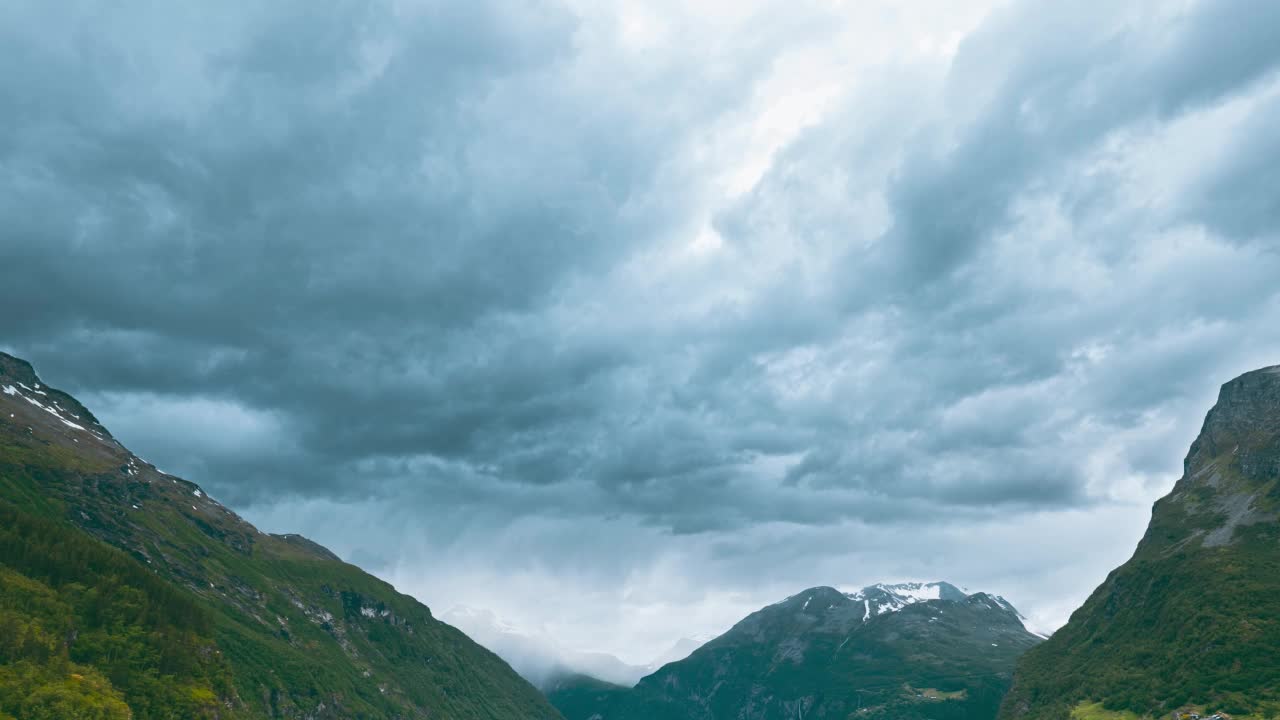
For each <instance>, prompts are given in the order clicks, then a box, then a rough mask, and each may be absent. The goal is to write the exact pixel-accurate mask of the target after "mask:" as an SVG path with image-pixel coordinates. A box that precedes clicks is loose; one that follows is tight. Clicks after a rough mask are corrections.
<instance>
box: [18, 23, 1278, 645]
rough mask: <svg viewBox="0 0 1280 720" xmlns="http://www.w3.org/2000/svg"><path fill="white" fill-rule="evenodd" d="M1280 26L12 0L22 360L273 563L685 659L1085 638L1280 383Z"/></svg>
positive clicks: (573, 639) (573, 641)
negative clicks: (1090, 617) (1025, 629)
mask: <svg viewBox="0 0 1280 720" xmlns="http://www.w3.org/2000/svg"><path fill="white" fill-rule="evenodd" d="M1278 35H1280V3H1276V2H1266V1H1264V0H1200V1H1199V2H1191V1H1184V0H1165V1H1163V2H1117V1H1116V0H1106V1H1099V2H1072V3H1062V2H1054V1H1052V0H1044V1H1043V2H1018V1H1014V2H995V1H988V0H965V1H964V2H955V1H953V0H921V1H917V2H903V0H866V1H862V2H838V1H836V0H776V1H774V0H706V1H702V2H693V3H691V2H688V1H687V0H649V1H647V2H638V1H637V2H633V1H631V0H625V1H618V2H602V1H600V0H564V1H563V2H562V1H559V0H467V1H466V2H460V1H455V2H440V1H434V0H425V1H422V2H418V1H413V0H388V1H387V2H316V1H315V0H294V1H283V0H280V1H276V2H268V3H264V2H216V3H215V2H192V3H157V2H142V1H130V0H126V1H113V2H91V1H82V2H69V3H50V2H43V1H38V0H0V346H3V347H5V348H6V349H8V350H10V351H11V352H14V353H16V354H18V355H21V356H23V357H26V358H28V359H30V360H31V361H33V362H34V363H36V365H37V370H38V371H39V372H41V374H42V375H43V376H44V378H45V380H46V381H47V382H49V383H50V384H53V385H55V386H58V387H62V388H65V389H67V390H69V391H71V392H73V393H75V394H76V395H77V396H79V397H80V398H81V399H82V400H83V401H84V402H85V403H86V404H87V405H89V406H90V407H91V408H93V409H94V410H95V412H97V413H98V415H99V416H100V417H101V418H102V420H103V421H104V422H105V423H106V425H107V426H108V427H109V428H110V429H111V430H112V431H113V432H114V433H115V434H116V435H117V436H118V437H119V438H120V439H121V440H122V441H124V442H125V443H126V444H127V445H128V446H130V447H131V448H132V449H134V450H135V451H136V452H138V453H139V454H140V455H142V456H143V457H144V458H147V459H148V460H151V461H153V462H155V463H156V464H158V465H159V466H160V467H162V468H164V469H165V470H168V471H170V472H174V473H176V474H179V475H182V476H184V477H187V478H189V479H191V480H193V481H196V482H198V483H200V484H201V485H203V486H204V487H206V488H207V489H208V491H209V492H210V493H211V494H212V495H213V496H214V497H216V498H218V499H220V500H222V501H224V502H225V503H227V504H229V505H230V506H231V507H233V508H235V509H236V510H238V511H240V512H241V513H243V514H244V515H245V516H246V517H247V518H249V519H250V520H252V521H254V522H256V523H258V524H260V525H261V526H262V527H263V528H264V529H266V530H270V531H275V532H286V531H295V532H301V533H304V534H306V535H308V536H310V537H312V538H314V539H316V540H318V541H320V542H322V543H324V544H326V545H328V546H329V547H331V548H332V549H334V550H335V551H336V552H338V553H340V554H341V555H342V556H343V557H345V558H347V559H348V560H350V561H353V562H356V563H359V564H361V565H363V566H365V567H366V568H368V569H370V570H372V571H374V572H377V573H378V574H380V575H382V576H383V577H386V578H388V579H390V580H392V581H393V582H395V583H396V584H397V586H398V587H400V589H402V590H404V591H406V592H410V593H412V594H414V595H415V596H417V597H418V598H419V599H421V600H423V601H424V602H426V603H427V604H428V605H430V606H431V607H433V608H435V609H436V610H438V611H443V610H446V609H448V608H449V607H450V606H453V605H455V604H462V605H468V606H473V607H477V608H485V609H489V610H492V611H494V612H495V613H497V614H498V615H499V616H501V617H502V618H504V619H505V620H507V621H508V622H510V623H511V624H513V625H516V626H520V627H526V628H543V629H546V630H548V631H550V632H552V633H553V634H554V635H555V636H556V637H559V638H562V640H563V642H564V644H566V645H567V646H570V647H577V648H584V649H595V650H605V651H610V652H614V653H616V654H618V655H620V656H621V657H623V658H624V659H627V660H631V661H645V660H648V659H649V658H651V657H652V656H654V655H656V654H658V653H659V652H660V651H662V650H663V649H665V648H666V647H667V646H668V645H670V644H671V643H672V642H673V641H674V640H675V639H677V638H679V637H680V636H682V635H694V634H706V633H715V632H719V631H721V630H723V629H725V628H726V627H728V626H729V625H730V624H732V623H733V622H734V621H736V620H737V619H739V618H740V617H741V616H742V615H744V614H745V613H747V612H749V611H751V610H754V609H756V608H757V607H759V606H761V605H764V604H767V603H770V602H773V601H775V600H778V599H780V598H782V597H784V596H786V595H789V594H792V593H794V592H796V591H798V590H800V589H803V588H806V587H809V586H813V585H836V586H845V587H852V586H860V585H865V584H869V583H873V582H877V581H890V580H903V579H926V580H932V579H946V580H950V581H952V582H955V583H957V584H960V585H964V586H968V587H970V588H972V589H974V590H977V589H983V590H990V591H993V592H998V593H1001V594H1004V595H1005V596H1007V597H1008V598H1009V599H1010V600H1012V601H1013V602H1014V603H1015V604H1016V605H1018V606H1019V607H1020V608H1021V609H1022V610H1023V611H1024V612H1025V613H1026V614H1027V615H1029V616H1030V617H1031V618H1032V619H1033V621H1034V623H1035V625H1036V627H1039V628H1041V629H1052V628H1054V627H1056V626H1057V625H1059V624H1061V623H1062V622H1064V621H1065V620H1066V617H1067V616H1068V615H1069V614H1070V612H1071V610H1072V609H1074V608H1075V607H1076V606H1077V605H1078V604H1079V603H1080V602H1081V601H1082V600H1083V599H1084V597H1085V596H1086V595H1087V594H1088V593H1089V592H1090V591H1091V590H1092V589H1093V588H1094V587H1095V586H1096V585H1097V584H1098V583H1099V582H1101V580H1102V579H1103V578H1104V577H1105V575H1106V573H1107V572H1108V571H1109V570H1110V569H1111V568H1112V567H1114V566H1115V565H1116V564H1118V563H1120V562H1122V561H1123V560H1125V559H1126V558H1127V557H1128V555H1129V554H1130V552H1131V550H1132V547H1133V545H1134V543H1135V542H1136V541H1137V539H1138V538H1139V537H1140V536H1141V534H1142V532H1143V530H1144V529H1145V525H1146V522H1147V519H1148V515H1149V508H1150V503H1151V502H1152V501H1153V500H1154V499H1155V498H1156V497H1158V496H1160V495H1161V494H1163V493H1164V492H1166V491H1167V490H1168V488H1169V487H1170V486H1171V485H1172V483H1173V481H1174V480H1175V479H1176V478H1177V476H1178V474H1179V472H1180V469H1181V462H1182V458H1183V456H1184V455H1185V453H1186V449H1187V446H1188V445H1189V444H1190V442H1191V440H1192V439H1193V438H1194V436H1195V433H1196V432H1197V430H1198V428H1199V425H1200V423H1201V421H1202V419H1203V417H1204V413H1205V412H1206V411H1207V410H1208V408H1209V407H1210V405H1211V404H1212V402H1213V399H1214V397H1215V395H1216V392H1217V388H1218V386H1219V385H1220V384H1221V383H1223V382H1225V381H1226V380H1228V379H1230V378H1232V377H1233V376H1235V375H1237V374H1239V373H1241V372H1244V371H1246V370H1249V369H1252V368H1255V367H1260V366H1264V365H1270V364H1275V363H1277V362H1280V251H1278V248H1280V132H1277V130H1276V129H1277V127H1280V73H1278V72H1277V70H1278V68H1280V42H1277V41H1276V37H1277V36H1278Z"/></svg>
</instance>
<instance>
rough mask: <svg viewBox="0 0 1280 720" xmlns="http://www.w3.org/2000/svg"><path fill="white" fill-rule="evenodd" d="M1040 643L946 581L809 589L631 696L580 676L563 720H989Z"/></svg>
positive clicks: (1004, 612)
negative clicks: (1019, 664)
mask: <svg viewBox="0 0 1280 720" xmlns="http://www.w3.org/2000/svg"><path fill="white" fill-rule="evenodd" d="M1040 640H1041V638H1040V637H1038V636H1036V635H1034V634H1033V633H1031V632H1029V631H1028V630H1027V629H1026V628H1025V627H1024V626H1023V624H1022V618H1021V616H1020V615H1019V614H1018V611H1017V610H1016V609H1014V607H1013V606H1012V605H1011V604H1010V603H1009V602H1008V601H1006V600H1004V599H1003V598H1001V597H999V596H995V595H988V594H986V593H974V594H968V593H965V592H964V591H962V590H960V589H959V588H957V587H956V586H954V585H951V584H949V583H945V582H934V583H907V584H901V585H873V586H871V587H867V588H864V589H862V590H860V591H858V592H854V593H844V592H841V591H839V590H836V589H834V588H830V587H815V588H810V589H808V590H805V591H804V592H801V593H797V594H795V595H793V596H791V597H789V598H787V599H785V600H783V601H781V602H779V603H776V604H774V605H770V606H768V607H765V608H763V609H761V610H759V611H757V612H755V613H752V614H751V615H749V616H747V617H746V618H745V619H743V620H742V621H741V622H739V623H738V624H737V625H734V626H733V628H731V629H730V630H729V631H728V632H726V633H725V634H723V635H721V636H720V637H718V638H715V639H714V640H711V641H710V642H708V643H706V644H705V645H703V646H702V647H700V648H698V649H697V650H695V651H694V652H693V653H692V654H691V655H690V656H689V657H688V658H685V659H684V660H681V661H678V662H673V663H670V664H667V665H665V666H664V667H662V668H661V669H659V670H657V671H656V672H655V673H653V674H652V675H649V676H647V677H645V678H644V679H642V680H641V681H640V682H639V683H638V684H637V685H636V686H635V688H633V689H629V690H628V689H626V688H621V687H618V686H612V685H608V684H606V683H601V682H599V681H598V680H596V679H593V678H589V677H583V676H578V677H574V678H567V679H564V680H562V681H561V682H560V683H559V684H558V685H557V686H556V687H554V688H552V690H551V691H550V692H549V693H548V697H549V698H550V699H551V701H552V703H553V704H555V705H556V707H558V708H559V709H560V710H561V712H562V713H564V715H565V717H566V718H568V719H569V720H593V719H594V720H641V719H646V720H721V719H728V718H734V719H737V720H789V719H791V718H797V717H805V718H808V717H813V718H818V717H836V718H847V717H856V718H867V719H868V720H881V719H884V720H887V719H889V718H918V719H919V720H925V719H933V720H945V719H948V718H993V717H995V714H996V709H997V707H998V705H999V703H1000V698H1001V697H1002V696H1003V694H1004V692H1005V690H1006V689H1007V688H1008V686H1009V683H1010V681H1011V679H1012V676H1013V667H1014V663H1015V661H1016V660H1017V658H1018V657H1019V656H1020V655H1021V654H1022V653H1024V652H1025V651H1026V650H1027V649H1029V648H1031V647H1032V646H1034V645H1036V644H1037V643H1039V642H1040Z"/></svg>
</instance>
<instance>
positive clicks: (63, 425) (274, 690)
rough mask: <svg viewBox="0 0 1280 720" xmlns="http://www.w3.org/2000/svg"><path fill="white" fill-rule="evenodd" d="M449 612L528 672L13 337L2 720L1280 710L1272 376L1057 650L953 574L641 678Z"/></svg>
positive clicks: (4, 459) (853, 718) (1006, 606)
mask: <svg viewBox="0 0 1280 720" xmlns="http://www.w3.org/2000/svg"><path fill="white" fill-rule="evenodd" d="M1067 540H1069V539H1067ZM447 617H448V619H450V620H451V621H452V622H455V623H456V624H458V625H460V626H463V627H464V628H465V629H467V630H468V631H469V632H471V633H473V634H474V635H475V637H476V638H477V639H478V640H480V641H481V643H483V644H485V645H489V646H490V647H491V649H492V650H495V651H497V653H498V654H500V655H502V656H504V657H505V658H507V660H508V661H509V662H510V665H509V664H508V662H504V660H503V659H502V658H500V657H499V656H498V655H497V654H494V652H491V651H490V650H489V649H486V648H485V647H482V646H481V644H477V643H476V642H475V641H473V640H472V639H471V638H469V637H468V636H467V635H465V634H463V632H461V631H459V630H458V629H455V628H454V627H453V626H451V625H450V624H447V623H446V622H442V621H441V620H439V619H437V618H435V617H433V616H432V614H431V611H430V610H428V609H427V608H426V607H424V606H422V605H421V604H420V603H418V602H417V601H415V600H414V599H413V598H410V597H408V596H405V595H401V594H400V593H398V592H396V591H395V589H394V588H393V587H391V586H390V585H388V584H387V583H385V582H382V581H380V580H378V579H376V578H374V577H372V576H370V575H368V574H366V573H364V572H363V571H361V570H360V569H359V568H356V567H354V566H352V565H348V564H346V563H344V562H342V561H341V560H340V559H339V558H338V557H337V556H335V555H334V554H333V553H331V552H329V551H328V550H326V549H325V548H323V547H321V546H319V545H317V544H316V543H313V542H311V541H309V540H307V539H306V538H303V537H300V536H297V535H271V534H265V533H263V532H261V531H259V530H258V529H257V528H255V527H253V526H252V525H250V524H249V523H247V522H245V521H244V520H242V519H241V518H239V517H238V516H237V515H236V514H235V513H233V512H231V511H230V510H228V509H227V508H225V507H223V506H222V505H220V504H219V503H217V502H216V501H214V500H212V499H211V498H209V497H208V496H207V495H206V494H205V493H204V491H203V490H202V489H201V488H200V487H198V486H197V485H195V484H193V483H190V482H187V481H185V480H182V479H180V478H177V477H174V476H172V475H168V474H166V473H163V472H161V471H159V470H157V469H156V468H155V467H154V466H152V465H150V464H149V463H146V462H145V461H143V460H142V459H140V458H138V457H137V456H136V455H134V454H133V453H131V452H130V451H129V450H127V449H126V448H124V447H123V446H122V445H121V444H120V443H119V442H118V441H116V439H115V438H113V437H112V436H111V434H110V432H108V430H107V428H105V427H104V426H103V425H102V424H101V423H100V422H99V421H98V420H97V419H96V418H95V417H94V416H93V414H92V413H91V412H90V411H89V409H88V408H85V407H84V406H83V405H81V404H80V403H79V402H78V401H77V400H76V399H75V398H73V397H71V396H70V395H67V394H66V393H62V392H59V391H57V390H54V389H52V388H49V387H47V386H45V385H44V384H43V383H42V382H41V380H40V379H39V378H38V377H37V376H36V374H35V372H34V371H33V369H32V368H31V366H30V365H28V364H27V363H25V362H23V361H22V360H19V359H17V358H14V357H11V356H9V355H5V354H3V353H0V720H17V719H19V718H20V719H22V720H28V719H39V720H45V719H46V718H93V720H160V719H161V718H164V719H166V720H167V719H170V718H184V719H185V718H196V719H202V720H248V719H251V718H252V719H258V718H281V719H285V720H302V719H303V718H307V719H309V720H331V719H338V718H363V719H369V720H375V719H386V720H392V719H397V720H399V719H403V720H409V719H427V718H430V719H432V720H437V719H439V720H444V719H449V720H508V719H510V720H517V719H519V720H531V719H532V720H558V719H559V718H567V719H568V720H730V719H732V720H793V719H794V720H805V719H806V718H814V719H817V718H827V719H836V718H839V719H840V720H890V719H894V720H992V719H993V718H996V717H997V713H998V714H999V720H1140V719H1142V718H1157V717H1168V718H1178V717H1182V718H1192V717H1193V716H1194V715H1203V716H1206V717H1207V716H1209V715H1210V714H1211V713H1225V714H1227V715H1229V716H1232V718H1233V720H1262V719H1264V718H1280V367H1273V368H1267V369H1263V370H1258V371H1255V372H1251V373H1247V374H1245V375H1243V376H1241V377H1239V378H1237V379H1235V380H1232V381H1231V382H1229V383H1227V384H1226V385H1224V386H1223V388H1222V392H1221V394H1220V396H1219V399H1218V402H1217V404H1216V405H1215V406H1214V408H1213V409H1212V410H1211V411H1210V412H1209V414H1208V416H1207V417H1206V419H1205V422H1204V427H1203V429H1202V431H1201V433H1200V436H1199V437H1198V438H1197V439H1196V441H1195V443H1194V444H1193V445H1192V446H1191V450H1190V452H1189V453H1188V455H1187V458H1186V462H1185V464H1184V473H1183V476H1182V478H1181V479H1180V480H1179V481H1178V482H1177V484H1176V485H1175V486H1174V488H1173V491H1172V492H1171V493H1170V494H1169V495H1168V496H1167V497H1165V498H1163V499H1161V500H1160V501H1159V502H1157V503H1156V505H1155V507H1154V509H1153V512H1152V517H1151V523H1150V525H1149V527H1148V529H1147V533H1146V535H1145V536H1144V537H1143V539H1142V541H1141V542H1140V543H1139V545H1138V547H1137V550H1136V551H1135V553H1134V555H1133V557H1132V559H1130V560H1129V561H1128V562H1127V563H1125V564H1124V565H1123V566H1121V567H1120V568H1118V569H1116V570H1115V571H1114V572H1112V573H1111V574H1110V575H1109V576H1108V577H1107V579H1106V581H1105V582H1104V583H1103V584H1102V585H1101V586H1100V587H1099V588H1098V589H1097V590H1096V591H1095V592H1094V593H1093V595H1092V596H1090V598H1089V599H1088V601H1087V602H1086V603H1085V604H1084V606H1083V607H1081V608H1080V609H1079V610H1078V611H1076V613H1074V614H1073V615H1072V617H1071V620H1070V622H1069V623H1068V624H1067V625H1066V626H1065V627H1064V628H1062V629H1061V630H1059V631H1058V632H1057V633H1055V634H1054V636H1053V637H1052V638H1050V639H1048V640H1044V641H1043V642H1042V638H1041V637H1039V636H1037V635H1035V634H1034V633H1031V632H1030V631H1028V630H1027V628H1026V627H1025V626H1024V624H1023V618H1022V617H1021V615H1020V614H1019V613H1018V611H1017V610H1016V609H1015V608H1014V607H1013V605H1012V604H1010V603H1009V602H1008V601H1007V600H1005V599H1003V598H1001V597H999V596H997V595H991V594H987V593H982V592H977V593H969V592H967V591H965V590H961V589H960V588H958V587H956V586H954V585H951V584H949V583H945V582H930V583H902V584H881V585H872V586H869V587H866V588H863V589H862V590H858V591H856V592H843V591H840V590H836V589H834V588H830V587H814V588H810V589H808V590H805V591H803V592H799V593H796V594H795V595H792V596H791V597H788V598H786V599H784V600H782V601H780V602H778V603H775V604H773V605H769V606H767V607H764V608H761V609H760V610H758V611H756V612H754V613H752V614H751V615H749V616H747V617H746V618H744V619H742V620H741V621H740V622H738V623H737V624H736V625H734V626H733V627H732V628H731V629H729V630H728V631H727V632H725V633H724V634H723V635H721V636H719V637H717V638H714V639H711V640H708V641H706V642H705V643H703V642H698V641H694V640H682V641H680V642H678V643H677V644H676V645H675V646H674V647H673V648H672V650H671V651H670V652H669V653H666V654H664V656H663V657H660V658H657V659H655V661H654V663H653V664H652V665H649V666H644V667H639V666H632V665H628V664H626V663H623V662H622V661H620V660H618V659H617V658H615V657H613V656H610V655H605V654H596V653H582V652H573V651H569V650H565V649H563V648H562V647H560V645H559V644H558V643H557V642H556V640H555V638H553V637H550V636H548V635H547V634H545V633H526V632H521V631H519V630H517V629H515V628H513V627H511V626H509V625H506V624H504V623H502V622H501V621H500V620H499V619H498V618H496V617H495V616H493V615H492V614H491V613H486V612H483V611H475V610H467V609H465V608H457V609H455V610H453V611H451V612H450V613H448V614H447ZM511 665H514V666H516V669H517V670H519V671H520V673H522V674H524V675H525V677H526V678H529V680H533V681H534V682H536V683H537V684H538V686H539V687H540V688H541V689H542V690H543V691H544V692H545V697H544V695H543V693H540V692H538V690H537V689H535V687H534V686H533V685H531V684H530V682H528V681H527V680H526V679H524V678H522V677H520V675H518V674H517V672H516V671H515V670H513V669H512V667H511ZM1015 667H1016V669H1015ZM632 685H634V687H632ZM553 705H554V707H553Z"/></svg>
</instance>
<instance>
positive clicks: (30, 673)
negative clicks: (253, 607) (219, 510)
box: [0, 502, 231, 720]
mask: <svg viewBox="0 0 1280 720" xmlns="http://www.w3.org/2000/svg"><path fill="white" fill-rule="evenodd" d="M211 635H212V622H211V618H210V614H209V612H208V611H207V610H204V609H203V608H201V607H200V605H199V604H198V603H197V602H196V601H195V599H194V598H193V597H191V596H190V594H189V593H187V592H184V591H183V590H182V589H181V588H178V587H176V586H174V585H172V584H170V583H166V582H164V581H163V580H161V579H160V578H159V577H157V576H156V575H155V574H154V573H152V572H150V571H148V570H147V569H146V568H143V567H141V566H140V565H139V564H138V562H137V561H136V560H134V559H133V558H131V557H129V556H127V555H125V554H124V553H122V552H120V551H119V550H116V549H114V548H111V547H109V546H107V545H105V544H104V543H102V542H100V541H98V540H95V539H93V538H91V537H88V536H86V535H84V533H82V532H80V531H79V530H77V529H76V528H74V527H72V526H70V525H68V524H66V523H63V522H60V521H55V520H49V519H44V518H40V517H37V516H35V515H32V514H30V513H27V512H24V511H22V510H20V509H18V508H16V507H14V506H13V505H10V504H8V503H3V502H0V713H7V714H9V715H11V716H13V717H17V718H23V719H24V720H45V719H46V718H47V719H48V720H64V719H65V718H101V719H102V720H117V718H119V719H125V718H129V717H131V715H130V709H132V711H133V713H132V717H134V718H137V719H138V720H151V719H156V720H159V719H161V718H201V717H210V716H212V712H213V710H214V709H215V708H216V698H218V697H219V696H227V695H229V694H230V693H231V683H230V670H229V667H228V665H227V662H226V661H225V659H223V658H222V656H221V653H220V652H219V651H218V650H217V649H216V647H215V645H214V643H213V642H212V640H211ZM0 717H4V715H3V714H0Z"/></svg>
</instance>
